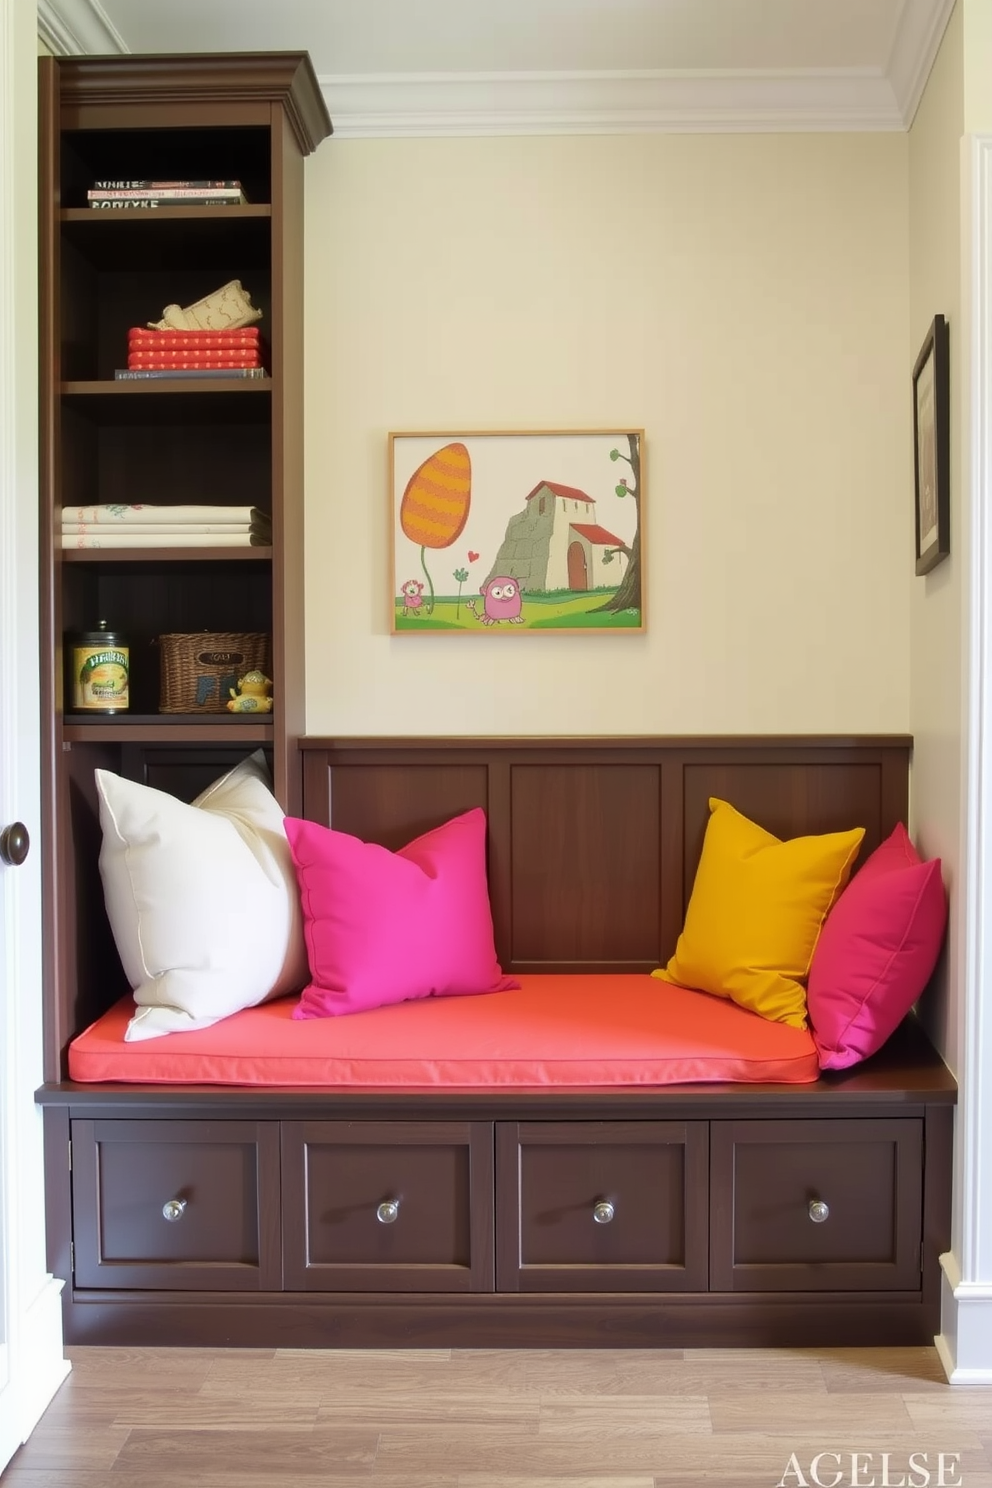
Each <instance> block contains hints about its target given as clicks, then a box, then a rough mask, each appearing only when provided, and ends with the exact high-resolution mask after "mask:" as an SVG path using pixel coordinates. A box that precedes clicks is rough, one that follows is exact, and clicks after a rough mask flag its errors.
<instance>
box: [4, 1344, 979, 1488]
mask: <svg viewBox="0 0 992 1488" xmlns="http://www.w3.org/2000/svg"><path fill="white" fill-rule="evenodd" d="M69 1355H70V1357H71V1359H72V1363H73V1369H72V1373H71V1374H70V1376H69V1377H68V1379H67V1380H66V1381H65V1383H64V1384H63V1386H62V1388H61V1390H60V1391H59V1393H58V1395H57V1397H56V1399H55V1400H54V1401H53V1402H52V1404H51V1406H50V1407H49V1409H48V1411H47V1412H46V1413H45V1415H44V1417H43V1418H42V1420H41V1422H40V1424H39V1426H38V1428H37V1430H36V1431H35V1433H34V1435H33V1436H32V1437H31V1440H30V1441H29V1442H28V1443H27V1445H26V1446H24V1447H22V1448H21V1450H20V1452H19V1453H18V1454H17V1456H16V1457H15V1458H14V1460H13V1462H12V1463H11V1464H10V1466H9V1467H8V1469H7V1471H6V1472H5V1473H4V1474H3V1488H185V1485H196V1488H266V1485H268V1484H278V1485H280V1488H357V1485H358V1484H359V1483H362V1482H366V1483H370V1484H372V1485H374V1488H566V1485H567V1488H680V1485H685V1488H690V1485H693V1484H697V1483H720V1484H726V1485H728V1488H751V1485H756V1488H757V1485H761V1488H774V1485H776V1484H778V1483H779V1482H780V1481H782V1480H783V1477H784V1481H785V1482H786V1483H787V1484H790V1485H795V1488H801V1483H802V1480H805V1481H806V1482H807V1483H808V1484H810V1483H812V1481H813V1480H812V1478H811V1471H810V1459H811V1457H813V1456H814V1455H815V1454H816V1453H818V1452H838V1453H843V1454H845V1456H844V1457H842V1458H841V1462H840V1469H838V1464H837V1461H836V1459H834V1458H826V1459H824V1460H823V1462H822V1463H821V1466H820V1478H821V1482H823V1483H825V1484H830V1483H832V1482H834V1481H835V1474H836V1473H837V1472H838V1470H840V1471H841V1473H842V1476H841V1478H840V1479H837V1480H836V1481H837V1482H838V1485H840V1484H844V1485H848V1484H851V1483H852V1482H856V1483H859V1484H861V1485H867V1484H868V1483H869V1482H870V1481H871V1482H874V1483H875V1484H876V1485H879V1484H882V1483H883V1482H884V1481H885V1478H883V1470H882V1457H881V1454H882V1453H884V1452H888V1453H889V1454H890V1456H889V1465H888V1469H887V1480H888V1482H889V1483H890V1484H891V1485H897V1484H900V1483H905V1484H906V1485H907V1488H914V1485H915V1488H924V1485H923V1478H922V1469H920V1470H918V1471H917V1472H916V1473H915V1474H913V1473H911V1472H909V1468H910V1466H911V1464H910V1462H909V1454H910V1453H912V1452H915V1453H917V1454H923V1453H926V1454H927V1456H926V1459H925V1465H926V1467H927V1468H928V1469H929V1472H930V1474H931V1477H930V1480H929V1484H928V1485H927V1488H937V1483H938V1476H937V1473H938V1459H937V1454H938V1453H940V1452H943V1453H945V1454H950V1453H959V1454H960V1456H959V1459H958V1460H957V1462H954V1461H953V1459H947V1460H945V1468H944V1472H945V1476H944V1483H945V1484H946V1485H948V1488H949V1485H951V1484H958V1483H960V1484H961V1485H962V1488H992V1388H988V1389H979V1388H975V1389H972V1388H964V1387H960V1386H955V1387H951V1386H949V1385H948V1384H947V1383H946V1381H945V1379H944V1376H943V1374H942V1372H941V1370H940V1366H939V1364H938V1362H937V1356H936V1354H935V1353H934V1352H933V1350H931V1349H925V1348H920V1349H826V1350H809V1351H805V1350H784V1349H779V1350H749V1351H741V1350H721V1349H699V1350H691V1351H690V1350H686V1351H685V1352H683V1351H673V1352H664V1351H655V1352H649V1351H646V1350H619V1349H617V1350H601V1351H591V1350H549V1351H526V1352H525V1351H516V1350H448V1349H435V1350H430V1351H412V1350H411V1351H369V1352H359V1351H340V1352H312V1351H306V1352H296V1351H295V1350H290V1349H279V1350H230V1351H224V1350H216V1351H215V1350H192V1349H190V1350H187V1349H86V1348H74V1349H71V1350H69ZM851 1452H859V1453H862V1454H864V1453H871V1454H872V1456H871V1458H869V1459H867V1460H866V1459H865V1457H863V1456H862V1457H861V1458H860V1459H859V1460H858V1463H857V1465H856V1471H855V1472H853V1473H852V1469H851V1460H850V1453H851ZM793 1453H795V1460H796V1464H797V1465H798V1467H799V1468H800V1471H801V1473H802V1480H801V1479H800V1477H799V1476H797V1473H796V1471H795V1468H792V1469H790V1471H789V1475H787V1476H786V1473H787V1469H789V1465H790V1459H791V1458H792V1454H793ZM917 1460H918V1462H923V1461H924V1459H923V1457H922V1455H921V1456H919V1457H918V1459H917Z"/></svg>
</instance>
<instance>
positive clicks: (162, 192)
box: [86, 186, 242, 201]
mask: <svg viewBox="0 0 992 1488" xmlns="http://www.w3.org/2000/svg"><path fill="white" fill-rule="evenodd" d="M241 194H242V193H241V191H240V190H239V189H238V187H236V186H235V187H230V186H150V187H147V188H145V189H142V190H140V191H128V190H122V191H87V193H86V200H87V201H128V200H130V199H131V198H134V197H154V198H156V199H157V200H159V201H171V200H172V199H174V198H176V199H180V200H181V199H182V198H183V197H187V196H206V197H218V198H220V199H221V200H224V201H238V200H240V198H241Z"/></svg>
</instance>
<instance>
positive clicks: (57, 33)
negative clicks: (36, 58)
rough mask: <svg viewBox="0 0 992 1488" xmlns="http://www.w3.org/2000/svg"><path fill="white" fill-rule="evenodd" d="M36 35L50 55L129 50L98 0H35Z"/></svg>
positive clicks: (79, 54)
mask: <svg viewBox="0 0 992 1488" xmlns="http://www.w3.org/2000/svg"><path fill="white" fill-rule="evenodd" d="M38 35H39V36H40V37H41V39H42V41H43V42H44V43H45V45H46V47H47V48H48V50H49V51H50V52H51V53H52V55H53V57H80V56H86V55H91V56H96V57H100V56H106V55H107V54H108V53H115V52H129V51H130V50H131V48H130V47H129V46H128V45H127V43H126V42H125V40H124V38H123V37H122V36H121V34H120V32H119V31H118V30H117V28H116V26H114V24H113V23H112V21H111V20H110V18H109V17H108V16H107V15H106V13H105V12H104V9H103V7H102V6H101V5H100V3H99V0H38Z"/></svg>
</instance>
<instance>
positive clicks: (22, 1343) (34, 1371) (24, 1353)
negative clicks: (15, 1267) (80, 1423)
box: [0, 1277, 72, 1472]
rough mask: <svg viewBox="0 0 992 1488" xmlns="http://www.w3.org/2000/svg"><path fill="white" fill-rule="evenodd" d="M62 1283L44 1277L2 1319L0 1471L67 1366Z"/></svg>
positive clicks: (33, 1424) (44, 1406)
mask: <svg viewBox="0 0 992 1488" xmlns="http://www.w3.org/2000/svg"><path fill="white" fill-rule="evenodd" d="M62 1285H63V1283H62V1282H61V1281H56V1280H55V1278H54V1277H49V1278H48V1280H47V1281H46V1283H45V1285H44V1286H43V1287H42V1289H41V1291H40V1292H39V1294H38V1296H37V1297H35V1299H34V1301H33V1302H32V1303H31V1305H30V1306H29V1307H28V1308H27V1309H26V1310H25V1311H24V1312H23V1313H22V1315H21V1316H20V1317H19V1318H17V1319H16V1320H15V1319H13V1318H9V1319H8V1323H9V1324H10V1327H9V1330H8V1332H9V1337H10V1339H11V1343H12V1345H13V1346H12V1347H11V1348H10V1349H9V1351H8V1360H9V1365H10V1375H9V1378H8V1381H7V1385H6V1387H5V1388H4V1389H3V1390H0V1472H2V1471H3V1469H4V1468H5V1467H6V1466H7V1463H8V1462H9V1461H10V1459H11V1458H12V1457H13V1455H14V1453H15V1452H16V1451H17V1449H18V1447H19V1446H21V1445H22V1443H23V1442H26V1441H27V1439H28V1437H29V1436H30V1435H31V1433H32V1431H33V1430H34V1428H35V1427H36V1426H37V1424H38V1422H39V1421H40V1419H41V1417H42V1415H43V1414H44V1412H45V1411H46V1409H47V1408H48V1406H49V1405H50V1404H51V1402H52V1399H53V1398H54V1396H55V1392H56V1390H57V1389H58V1388H59V1385H61V1383H62V1381H63V1380H64V1379H65V1377H66V1375H67V1374H68V1373H69V1370H70V1368H71V1367H72V1366H71V1365H70V1363H69V1360H68V1359H66V1358H65V1357H64V1354H63V1351H62V1302H61V1294H62ZM15 1340H16V1342H15Z"/></svg>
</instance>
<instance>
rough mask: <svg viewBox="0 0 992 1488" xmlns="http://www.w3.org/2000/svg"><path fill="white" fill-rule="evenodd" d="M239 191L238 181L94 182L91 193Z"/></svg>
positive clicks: (239, 183) (239, 184)
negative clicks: (194, 190) (177, 190)
mask: <svg viewBox="0 0 992 1488" xmlns="http://www.w3.org/2000/svg"><path fill="white" fill-rule="evenodd" d="M179 188H181V189H183V190H187V191H190V190H193V189H196V190H198V191H207V190H209V191H240V190H241V182H240V181H94V182H93V185H92V186H91V187H90V190H91V191H175V190H176V189H179Z"/></svg>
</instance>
